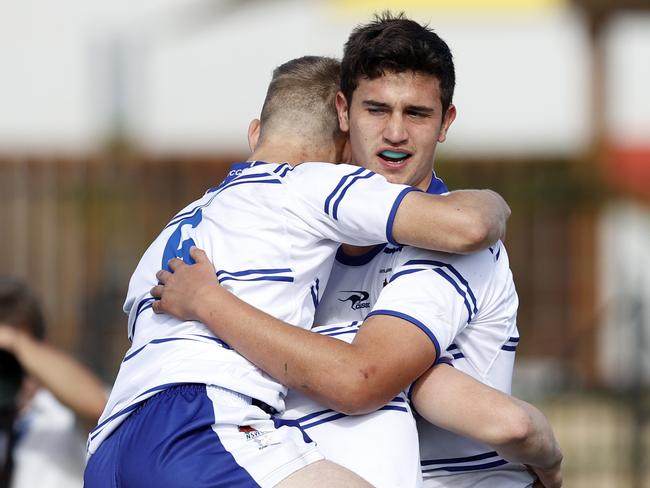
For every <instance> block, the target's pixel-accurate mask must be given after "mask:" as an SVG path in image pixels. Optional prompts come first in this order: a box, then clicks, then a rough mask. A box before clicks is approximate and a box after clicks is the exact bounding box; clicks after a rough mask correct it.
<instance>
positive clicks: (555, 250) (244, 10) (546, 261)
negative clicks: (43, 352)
mask: <svg viewBox="0 0 650 488" xmlns="http://www.w3.org/2000/svg"><path fill="white" fill-rule="evenodd" d="M384 8H390V9H392V10H393V11H400V10H404V11H405V12H406V13H407V15H408V16H410V17H411V18H413V19H415V20H418V21H421V22H425V23H429V24H430V26H431V27H433V28H434V29H435V31H436V32H437V33H438V34H439V35H440V36H441V37H443V38H444V39H445V40H446V41H447V42H448V43H449V45H450V47H451V49H452V52H453V53H454V56H455V61H456V69H457V91H456V95H455V104H456V106H457V107H458V117H457V119H456V122H455V123H454V125H453V126H452V128H451V131H450V134H449V137H448V139H447V142H445V143H444V144H443V145H442V146H440V147H439V149H438V155H437V162H436V169H437V172H438V174H439V176H441V177H442V178H443V179H445V180H446V182H447V183H448V185H449V186H450V187H452V188H461V187H489V188H493V189H495V190H497V191H499V192H500V193H501V194H502V195H504V197H505V198H506V199H507V200H508V202H509V203H510V205H511V207H512V209H513V215H512V218H511V220H510V225H509V230H508V237H507V242H506V243H507V246H508V249H509V253H510V259H511V266H512V269H513V273H514V275H515V281H516V284H517V287H518V292H519V297H520V313H519V328H520V332H521V336H522V341H521V345H520V347H519V353H518V360H517V367H516V377H515V385H514V390H515V393H516V394H518V395H519V396H521V397H523V398H525V399H528V400H530V401H533V402H534V403H536V404H537V405H539V406H540V407H542V409H543V410H544V411H545V413H546V414H547V415H548V416H549V417H550V418H551V420H552V423H553V424H554V426H555V429H556V432H557V435H558V437H559V439H560V441H561V444H562V446H563V449H564V453H565V476H566V486H568V487H614V486H616V487H619V486H620V487H628V486H629V487H634V488H639V487H650V394H649V391H650V388H649V386H650V354H649V352H650V256H648V255H647V254H648V250H649V246H648V243H649V242H650V91H649V89H648V87H650V1H648V0H617V1H607V0H572V1H571V0H495V1H491V2H489V1H480V0H455V1H452V0H429V1H425V0H404V1H386V2H383V3H382V2H373V1H366V0H311V1H307V0H300V1H298V0H295V1H294V0H277V1H271V0H266V1H261V0H239V1H228V0H184V1H180V0H140V1H138V2H132V1H126V0H112V1H111V2H108V1H97V0H95V1H88V0H59V1H58V2H48V1H45V0H21V1H20V2H15V1H11V0H0V219H1V220H0V222H1V224H0V229H1V232H2V234H1V239H0V274H3V275H14V276H18V277H20V278H24V279H25V280H27V281H28V282H29V284H30V285H31V286H32V287H33V288H34V289H35V290H36V291H37V292H38V295H39V297H40V298H41V300H42V302H43V305H44V308H45V313H46V316H47V318H48V322H49V339H50V340H51V342H53V343H54V344H55V345H57V346H59V347H60V348H61V349H63V350H65V351H68V352H69V353H71V354H73V355H74V356H75V357H77V358H79V359H80V360H81V361H82V362H84V363H85V364H87V365H88V366H90V368H91V369H92V370H94V371H95V372H96V373H98V374H99V375H100V376H101V377H102V379H103V380H104V381H106V383H107V384H111V383H112V381H113V378H114V376H115V374H116V372H117V368H118V366H119V363H120V361H121V359H122V356H123V354H124V352H125V351H126V349H127V348H128V341H127V338H126V316H125V315H124V314H123V312H122V309H121V307H122V302H123V300H124V297H125V294H126V289H127V285H128V280H129V277H130V275H131V272H132V271H133V269H134V268H135V266H136V264H137V262H138V260H139V258H140V256H141V254H142V253H143V251H144V250H145V249H146V247H147V246H148V244H149V242H150V241H151V240H152V239H153V238H154V237H155V236H156V235H157V233H158V232H159V230H160V229H161V228H162V226H164V225H165V224H166V223H167V221H168V220H169V218H170V217H171V216H172V215H173V214H174V213H175V212H176V211H177V210H178V209H179V208H181V207H182V206H184V205H185V204H187V203H189V202H190V201H192V200H194V199H195V198H197V197H198V196H199V195H201V194H202V193H203V192H204V191H205V190H206V189H207V188H209V187H211V186H214V185H215V184H216V183H218V182H219V181H220V179H221V177H222V176H223V175H224V174H225V171H226V169H227V167H228V166H229V164H230V163H231V162H232V161H235V160H242V159H245V158H246V156H247V154H248V147H247V142H246V130H247V127H248V123H249V121H250V119H252V118H254V117H257V116H258V115H259V110H260V108H261V104H262V101H263V97H264V93H265V89H266V86H267V84H268V82H269V80H270V76H271V71H272V70H273V68H274V67H275V66H277V65H278V64H280V63H282V62H284V61H286V60H288V59H290V58H293V57H297V56H301V55H304V54H317V55H329V56H335V57H340V56H341V54H342V46H343V43H344V42H345V40H346V38H347V36H348V34H349V32H350V30H351V29H352V27H353V26H354V25H356V24H357V23H360V22H365V21H367V20H368V19H369V18H370V16H371V14H372V13H373V12H377V11H380V10H382V9H384Z"/></svg>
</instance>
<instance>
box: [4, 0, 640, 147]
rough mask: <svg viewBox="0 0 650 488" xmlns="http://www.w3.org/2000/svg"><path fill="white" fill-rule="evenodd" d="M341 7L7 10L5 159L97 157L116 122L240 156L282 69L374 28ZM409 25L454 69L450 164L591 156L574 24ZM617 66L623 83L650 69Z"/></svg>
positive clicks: (474, 17)
mask: <svg viewBox="0 0 650 488" xmlns="http://www.w3.org/2000/svg"><path fill="white" fill-rule="evenodd" d="M335 4H336V2H328V1H326V0H320V1H311V2H307V1H298V0H286V1H275V2H271V1H266V2H262V1H252V0H249V1H240V2H228V1H226V0H213V1H207V0H193V1H181V0H145V1H139V2H130V1H126V0H116V1H112V2H108V1H106V0H104V1H99V0H95V1H85V2H84V1H82V0H61V1H58V2H49V1H46V0H22V1H21V2H12V1H11V0H0V69H1V70H2V76H0V107H2V109H1V110H0V151H7V150H31V151H34V150H47V149H50V148H62V149H66V150H73V151H77V150H84V149H87V148H92V147H94V146H96V145H97V144H99V143H100V142H101V141H102V140H103V138H104V137H105V136H106V134H107V132H108V131H109V130H110V128H111V123H112V121H114V120H115V119H116V117H117V118H118V119H121V120H123V121H124V122H125V124H126V128H127V129H128V130H129V131H130V132H131V133H132V134H133V135H134V137H135V138H136V140H137V141H138V142H139V143H140V144H142V145H143V146H145V147H148V148H149V149H151V150H153V151H160V152H164V151H169V150H173V151H190V152H191V151H217V152H218V151H227V152H231V151H245V150H246V138H245V133H246V128H247V125H248V122H249V120H250V119H251V118H252V117H255V116H257V115H258V113H259V109H260V105H261V102H262V100H263V96H264V91H265V88H266V85H267V83H268V81H269V78H270V74H271V71H272V69H273V68H274V67H275V66H276V65H278V64H280V63H281V62H283V61H285V60H288V59H290V58H292V57H296V56H299V55H303V54H322V55H332V56H340V55H341V51H342V45H343V43H344V41H345V39H346V37H347V35H348V33H349V31H350V29H351V28H352V26H353V25H354V24H356V23H358V22H363V21H365V20H366V19H368V18H369V15H368V14H367V13H360V12H356V13H350V12H344V11H341V10H340V9H337V7H335ZM232 5H236V6H237V8H236V9H235V10H234V11H233V10H232V9H231V6H232ZM413 16H414V18H416V19H417V20H421V21H426V22H430V24H431V26H432V27H434V28H435V30H436V31H437V32H438V33H439V34H440V35H441V36H442V37H443V38H444V39H446V40H447V41H448V43H449V44H450V46H451V47H452V51H453V52H454V55H455V60H456V65H457V80H458V84H457V91H456V98H455V102H456V104H457V105H458V109H459V117H458V119H457V121H456V123H455V124H454V126H453V127H452V131H451V133H450V137H449V139H448V141H447V143H445V144H444V145H443V147H442V148H441V152H442V153H445V152H446V153H447V154H455V155H462V154H513V153H515V154H533V155H534V154H571V153H574V152H576V151H580V150H581V149H583V148H584V147H585V146H586V144H587V143H588V138H589V134H590V122H589V99H590V98H589V97H590V95H589V76H590V62H589V49H588V40H587V37H586V27H585V24H584V22H583V19H582V18H581V16H580V15H579V14H577V13H576V12H575V11H572V10H568V9H544V10H532V11H530V10H523V11H520V12H512V13H507V11H503V10H499V11H496V12H492V13H490V12H489V11H480V12H474V13H472V11H467V10H462V11H458V12H454V11H453V10H449V9H446V10H439V11H434V10H430V11H422V10H418V11H417V12H416V13H415V14H414V15H413ZM648 18H650V17H648ZM646 20H647V19H646ZM612 32H613V34H611V35H612V39H614V41H612V42H613V43H614V44H615V45H616V46H619V44H620V45H621V46H626V45H627V43H628V42H630V43H633V44H634V43H639V41H638V39H639V38H641V39H642V41H641V44H642V47H643V46H645V45H646V44H645V43H647V39H648V38H649V37H650V34H648V32H649V31H648V29H645V28H643V26H642V27H639V28H638V29H636V31H634V32H635V33H633V34H630V30H629V29H628V28H627V27H626V28H620V29H619V30H616V28H612ZM628 38H629V39H628ZM621 39H623V40H621ZM616 43H619V44H616ZM635 45H636V44H635ZM616 49H619V50H621V51H623V52H626V49H625V48H623V47H621V48H619V47H616ZM616 59H617V60H620V62H621V63H625V64H624V66H623V70H622V71H623V72H624V73H625V76H626V77H627V78H625V80H636V71H635V70H637V71H638V70H639V69H641V70H642V71H643V70H647V69H650V68H647V67H646V68H640V67H639V66H638V65H639V63H638V62H636V61H630V62H627V61H625V60H627V59H628V58H626V57H625V56H622V57H619V56H616ZM634 59H636V58H634ZM646 64H647V63H646ZM644 72H645V71H644ZM615 83H624V87H625V89H621V90H614V92H615V94H616V96H617V97H618V98H616V97H613V99H616V100H618V99H619V98H621V97H623V98H624V99H625V102H624V103H623V104H621V103H618V102H616V103H614V105H613V106H614V107H615V108H618V107H622V106H624V107H628V108H626V109H625V110H624V111H618V112H617V111H616V110H612V111H611V112H612V117H613V120H615V121H617V122H616V123H615V124H612V125H613V126H617V125H618V120H619V119H621V118H622V119H624V120H626V121H629V123H630V124H632V125H635V124H637V121H638V120H639V118H640V119H641V121H642V122H643V121H645V120H646V118H645V117H646V114H647V112H644V113H643V114H642V115H639V110H640V109H638V108H636V107H639V106H640V105H641V104H640V103H638V101H637V98H638V97H642V98H643V100H642V101H643V102H644V103H645V102H647V100H648V95H646V92H645V91H643V90H639V89H638V88H635V89H634V90H628V85H629V83H630V82H626V81H623V82H621V81H620V80H618V78H617V77H616V76H615V77H614V78H613V81H612V84H615ZM626 83H627V84H626ZM616 86H618V85H616ZM635 86H636V85H635ZM644 86H645V85H644ZM626 97H627V98H626ZM635 110H636V111H635Z"/></svg>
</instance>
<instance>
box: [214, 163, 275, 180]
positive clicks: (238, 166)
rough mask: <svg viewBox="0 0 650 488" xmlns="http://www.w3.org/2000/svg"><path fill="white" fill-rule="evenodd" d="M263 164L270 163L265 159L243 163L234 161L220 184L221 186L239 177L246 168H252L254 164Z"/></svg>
mask: <svg viewBox="0 0 650 488" xmlns="http://www.w3.org/2000/svg"><path fill="white" fill-rule="evenodd" d="M261 164H268V163H265V162H264V161H246V162H243V163H234V164H233V165H232V166H231V167H230V169H229V170H228V174H227V175H226V177H225V178H224V179H223V181H222V182H221V183H220V184H219V186H221V185H225V184H226V183H230V182H231V181H232V180H234V179H235V178H237V177H238V176H239V175H240V174H241V172H242V171H244V170H245V169H248V168H252V167H253V166H259V165H261Z"/></svg>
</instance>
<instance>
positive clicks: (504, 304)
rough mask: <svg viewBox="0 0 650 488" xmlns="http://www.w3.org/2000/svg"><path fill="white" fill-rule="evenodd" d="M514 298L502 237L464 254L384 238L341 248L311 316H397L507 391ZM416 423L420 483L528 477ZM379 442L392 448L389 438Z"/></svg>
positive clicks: (479, 448) (513, 483)
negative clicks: (364, 248)
mask: <svg viewBox="0 0 650 488" xmlns="http://www.w3.org/2000/svg"><path fill="white" fill-rule="evenodd" d="M517 306H518V299H517V294H516V291H515V288H514V283H513V281H512V274H511V272H510V269H509V263H508V257H507V253H506V250H505V247H504V246H503V244H502V243H497V244H496V245H495V246H493V247H491V248H490V249H489V250H485V251H482V252H478V253H475V254H472V255H466V256H461V255H451V254H446V253H436V252H430V251H425V250H420V249H416V248H411V247H401V246H394V245H391V244H388V245H380V246H377V247H375V248H374V249H373V250H371V251H370V252H368V253H366V254H365V255H363V256H357V257H351V256H347V255H345V254H344V253H343V252H342V251H340V250H339V252H338V253H337V256H336V262H335V264H334V267H333V270H332V274H331V275H330V281H329V284H328V287H327V289H326V290H325V293H324V295H323V298H322V299H321V301H320V303H319V306H318V309H317V312H316V318H315V323H328V322H330V323H338V322H344V321H352V320H355V321H359V322H361V321H362V320H363V319H364V318H365V317H366V316H369V315H373V314H374V315H379V314H384V315H393V316H398V317H401V318H403V319H405V320H408V321H409V322H411V323H413V324H414V325H415V326H417V327H419V328H421V329H422V330H423V331H424V332H425V333H426V334H427V335H428V337H429V338H430V339H431V341H432V342H433V343H434V345H435V347H436V350H437V351H438V356H440V355H441V354H443V355H445V354H446V355H452V356H453V365H454V366H455V367H456V368H458V369H460V370H461V371H464V372H466V373H468V374H470V375H471V376H473V377H474V378H476V379H478V380H479V381H482V382H483V383H485V384H488V385H490V386H492V387H495V388H498V389H499V390H501V391H504V392H506V393H510V388H511V381H512V370H513V367H514V358H515V350H516V347H517V344H518V342H519V334H518V331H517V326H516V312H517ZM369 312H370V313H369ZM287 407H288V408H289V407H291V404H290V403H288V404H287ZM360 421H361V418H360ZM417 425H418V432H419V440H420V454H421V463H422V473H423V477H424V486H425V487H438V486H440V487H441V486H451V484H452V483H453V486H462V487H464V486H467V487H470V486H472V487H493V486H500V487H502V486H503V487H522V486H528V485H530V484H531V482H532V478H531V476H530V475H529V474H528V473H527V472H526V471H525V470H524V468H523V467H522V466H520V465H516V464H512V463H508V462H507V461H505V460H503V459H501V458H500V457H499V456H498V455H497V454H496V453H495V452H494V451H493V450H492V449H491V448H490V447H489V446H486V445H482V444H479V443H475V442H473V441H471V440H469V439H466V438H464V437H461V436H458V435H455V434H453V433H451V432H448V431H445V430H443V429H439V428H438V427H436V426H434V425H432V424H429V423H428V422H426V421H424V420H422V419H418V421H417ZM376 442H378V443H379V442H382V441H381V439H380V438H378V439H376ZM384 443H385V445H386V449H387V452H392V447H391V446H393V445H394V440H393V439H391V440H390V441H388V442H384ZM450 477H451V478H450Z"/></svg>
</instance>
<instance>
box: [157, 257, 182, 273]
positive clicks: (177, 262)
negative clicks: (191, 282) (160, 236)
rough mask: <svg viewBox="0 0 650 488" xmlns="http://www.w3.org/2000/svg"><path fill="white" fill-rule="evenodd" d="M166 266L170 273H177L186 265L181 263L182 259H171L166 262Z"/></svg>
mask: <svg viewBox="0 0 650 488" xmlns="http://www.w3.org/2000/svg"><path fill="white" fill-rule="evenodd" d="M167 266H169V269H171V270H172V272H174V271H178V269H179V268H182V267H183V266H187V265H186V264H185V263H184V262H183V260H182V259H178V258H173V259H170V260H169V261H168V262H167ZM159 273H160V271H159Z"/></svg>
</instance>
